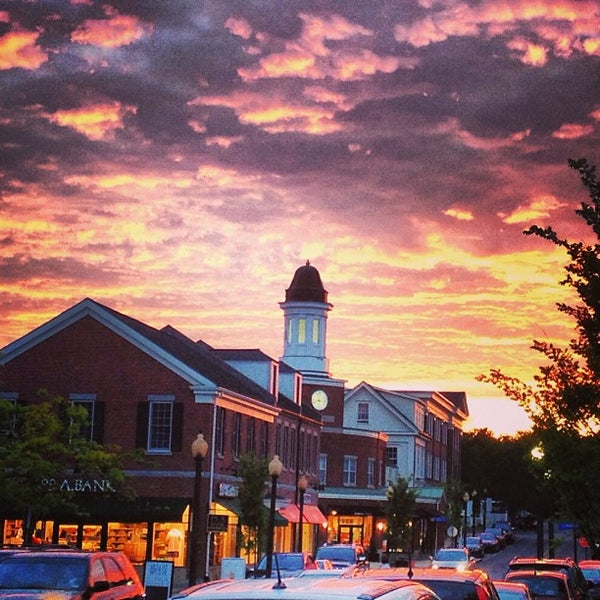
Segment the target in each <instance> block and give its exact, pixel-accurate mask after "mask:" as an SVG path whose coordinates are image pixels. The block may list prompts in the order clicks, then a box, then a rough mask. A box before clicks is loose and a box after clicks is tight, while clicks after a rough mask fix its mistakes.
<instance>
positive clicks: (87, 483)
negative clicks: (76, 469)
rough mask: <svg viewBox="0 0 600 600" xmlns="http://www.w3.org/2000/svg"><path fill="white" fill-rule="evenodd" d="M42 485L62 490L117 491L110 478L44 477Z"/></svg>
mask: <svg viewBox="0 0 600 600" xmlns="http://www.w3.org/2000/svg"><path fill="white" fill-rule="evenodd" d="M42 485H43V486H44V487H47V488H50V489H51V490H58V491H60V492H92V493H100V492H116V491H117V490H115V488H114V487H113V486H112V483H111V481H110V479H42Z"/></svg>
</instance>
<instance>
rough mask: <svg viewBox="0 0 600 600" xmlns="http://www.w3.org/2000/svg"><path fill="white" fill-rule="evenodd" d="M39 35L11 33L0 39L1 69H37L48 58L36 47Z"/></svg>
mask: <svg viewBox="0 0 600 600" xmlns="http://www.w3.org/2000/svg"><path fill="white" fill-rule="evenodd" d="M37 37H38V34H37V33H35V32H31V31H10V32H9V33H7V34H6V35H4V36H3V37H0V69H15V68H21V69H37V68H38V67H39V66H40V65H41V64H42V63H44V62H46V60H47V59H48V57H47V56H46V55H45V54H44V52H42V50H41V48H40V47H39V46H36V40H37Z"/></svg>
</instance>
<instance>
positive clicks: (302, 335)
mask: <svg viewBox="0 0 600 600" xmlns="http://www.w3.org/2000/svg"><path fill="white" fill-rule="evenodd" d="M304 342H306V319H300V320H299V321H298V343H299V344H304Z"/></svg>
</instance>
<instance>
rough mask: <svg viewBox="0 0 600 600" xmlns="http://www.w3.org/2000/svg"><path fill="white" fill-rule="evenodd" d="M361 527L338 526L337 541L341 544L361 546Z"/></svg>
mask: <svg viewBox="0 0 600 600" xmlns="http://www.w3.org/2000/svg"><path fill="white" fill-rule="evenodd" d="M362 539H363V527H362V525H340V535H339V540H340V543H341V544H362Z"/></svg>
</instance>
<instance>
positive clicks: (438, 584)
mask: <svg viewBox="0 0 600 600" xmlns="http://www.w3.org/2000/svg"><path fill="white" fill-rule="evenodd" d="M352 576H354V577H367V578H373V579H382V580H385V581H395V580H396V579H412V580H413V581H418V582H419V583H423V584H425V585H426V586H427V587H428V588H429V589H431V590H433V591H434V592H435V593H436V594H437V595H438V596H439V597H440V599H441V600H499V597H498V592H497V591H496V588H495V587H494V584H493V583H492V581H491V579H490V577H489V575H488V574H487V573H486V572H485V571H481V570H479V569H473V570H471V571H453V570H450V569H427V568H420V567H418V568H413V569H411V570H410V572H409V570H408V569H406V568H402V569H396V568H391V569H368V570H365V571H363V572H362V573H358V572H357V573H354V574H353V575H352Z"/></svg>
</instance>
